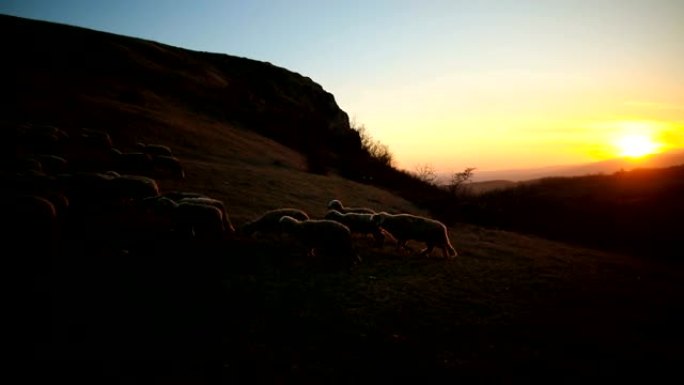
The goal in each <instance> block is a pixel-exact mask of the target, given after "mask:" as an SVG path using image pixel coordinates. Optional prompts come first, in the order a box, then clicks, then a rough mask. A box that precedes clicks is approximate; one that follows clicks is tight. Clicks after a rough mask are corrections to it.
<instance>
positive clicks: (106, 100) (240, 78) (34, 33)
mask: <svg viewBox="0 0 684 385" xmlns="http://www.w3.org/2000/svg"><path fill="white" fill-rule="evenodd" d="M0 35H1V36H2V37H0V39H2V44H3V47H5V50H4V51H5V52H4V55H3V56H4V58H3V61H4V62H5V66H6V68H8V69H9V70H6V71H3V72H2V74H0V79H1V80H2V82H3V84H7V85H9V88H8V90H6V93H5V95H6V96H7V95H11V100H9V101H8V102H7V103H3V106H2V107H1V108H2V110H1V111H2V116H3V120H6V121H25V120H31V121H34V122H35V123H50V124H55V125H58V126H96V127H99V128H102V129H106V130H108V131H109V132H110V133H111V134H112V135H113V136H120V137H122V138H124V139H125V138H127V137H131V136H132V135H130V133H127V132H125V131H127V130H129V131H130V130H134V131H135V132H134V135H133V136H139V137H145V136H146V135H150V134H151V135H155V136H156V135H162V136H164V135H165V134H166V133H164V132H150V131H151V130H152V129H151V128H149V127H147V125H148V124H149V122H145V121H143V119H142V118H141V117H145V116H150V115H152V114H155V113H157V114H162V115H163V114H174V115H175V114H178V113H179V112H182V113H184V114H185V115H189V116H194V117H195V118H201V119H203V120H212V121H215V122H219V123H222V124H226V125H230V126H235V127H240V128H242V129H247V130H250V131H254V132H256V133H259V134H261V135H264V136H266V137H269V138H271V139H273V140H276V141H278V142H280V143H282V144H285V145H287V146H289V147H291V148H293V149H296V150H298V151H301V152H303V153H304V154H305V155H306V156H307V157H308V159H309V160H310V162H311V163H313V164H312V166H313V167H318V168H321V169H323V168H327V167H329V166H332V167H335V166H337V165H339V164H340V162H342V160H341V159H343V158H345V157H346V156H351V155H354V154H357V153H358V152H359V151H361V141H360V137H359V133H358V132H356V131H355V130H352V129H351V128H350V127H349V119H348V116H347V114H346V113H345V112H344V111H342V110H341V109H340V108H339V106H338V105H337V103H336V102H335V98H334V96H333V95H332V94H330V93H329V92H327V91H325V90H324V89H323V87H321V86H320V85H319V84H317V83H315V82H314V81H312V80H311V79H310V78H308V77H304V76H302V75H300V74H297V73H295V72H292V71H289V70H287V69H284V68H280V67H277V66H274V65H272V64H270V63H266V62H261V61H256V60H251V59H246V58H240V57H235V56H230V55H225V54H218V53H207V52H198V51H191V50H188V49H184V48H178V47H173V46H169V45H166V44H161V43H158V42H153V41H148V40H143V39H138V38H133V37H126V36H121V35H116V34H111V33H106V32H99V31H94V30H89V29H85V28H81V27H74V26H67V25H62V24H56V23H49V22H44V21H35V20H29V19H23V18H18V17H13V16H6V15H0ZM17 36H21V38H20V39H18V38H17ZM174 110H181V111H174ZM74 112H78V113H74ZM36 121H37V122H36ZM124 123H125V124H124ZM165 139H168V140H169V141H177V140H178V139H177V138H174V135H168V138H165ZM177 145H178V147H183V143H177Z"/></svg>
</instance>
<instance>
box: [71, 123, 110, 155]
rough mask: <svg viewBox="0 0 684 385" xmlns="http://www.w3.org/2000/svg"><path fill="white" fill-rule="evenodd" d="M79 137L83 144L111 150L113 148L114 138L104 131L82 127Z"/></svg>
mask: <svg viewBox="0 0 684 385" xmlns="http://www.w3.org/2000/svg"><path fill="white" fill-rule="evenodd" d="M79 138H80V139H81V142H82V143H83V144H85V145H86V146H88V147H91V148H98V149H101V150H110V149H111V148H112V138H111V137H110V136H109V134H108V133H106V132H104V131H98V130H92V129H89V128H82V129H81V135H80V137H79Z"/></svg>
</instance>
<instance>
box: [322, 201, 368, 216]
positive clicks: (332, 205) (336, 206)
mask: <svg viewBox="0 0 684 385" xmlns="http://www.w3.org/2000/svg"><path fill="white" fill-rule="evenodd" d="M328 210H337V211H339V212H341V213H342V214H347V213H360V214H375V211H373V210H371V209H369V208H366V207H344V206H343V205H342V202H340V201H339V200H337V199H333V200H331V201H330V202H329V203H328Z"/></svg>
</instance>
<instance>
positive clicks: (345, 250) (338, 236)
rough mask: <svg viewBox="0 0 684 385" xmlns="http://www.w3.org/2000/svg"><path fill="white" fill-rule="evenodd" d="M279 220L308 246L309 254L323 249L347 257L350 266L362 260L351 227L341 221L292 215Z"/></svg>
mask: <svg viewBox="0 0 684 385" xmlns="http://www.w3.org/2000/svg"><path fill="white" fill-rule="evenodd" d="M278 222H279V223H280V224H281V226H282V229H283V230H284V231H285V232H287V233H289V234H291V235H292V236H293V237H295V239H297V240H298V241H299V242H301V243H302V244H303V245H304V247H306V249H307V255H308V256H315V255H316V251H322V252H324V253H327V254H329V255H335V256H339V257H343V258H345V260H344V262H346V263H347V265H348V266H351V265H353V264H354V263H356V262H358V261H359V260H360V258H359V256H358V255H357V254H356V252H355V251H354V247H353V246H352V239H351V232H350V231H349V228H348V227H347V226H345V225H343V224H341V223H339V222H335V221H331V220H327V219H319V220H306V221H300V220H297V219H295V218H292V217H290V216H284V217H282V218H280V220H279V221H278Z"/></svg>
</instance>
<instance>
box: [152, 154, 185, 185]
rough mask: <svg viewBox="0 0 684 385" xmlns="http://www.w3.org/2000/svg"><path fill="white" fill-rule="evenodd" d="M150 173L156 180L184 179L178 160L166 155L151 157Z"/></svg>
mask: <svg viewBox="0 0 684 385" xmlns="http://www.w3.org/2000/svg"><path fill="white" fill-rule="evenodd" d="M152 171H153V173H154V175H155V176H156V177H158V178H178V179H184V178H185V170H183V166H182V165H181V163H180V161H179V160H178V158H176V157H173V156H167V155H155V156H153V157H152Z"/></svg>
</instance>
